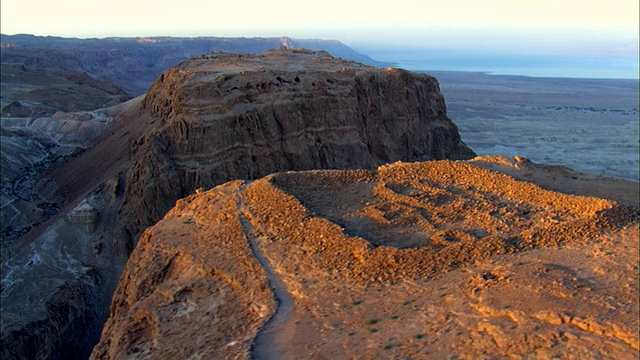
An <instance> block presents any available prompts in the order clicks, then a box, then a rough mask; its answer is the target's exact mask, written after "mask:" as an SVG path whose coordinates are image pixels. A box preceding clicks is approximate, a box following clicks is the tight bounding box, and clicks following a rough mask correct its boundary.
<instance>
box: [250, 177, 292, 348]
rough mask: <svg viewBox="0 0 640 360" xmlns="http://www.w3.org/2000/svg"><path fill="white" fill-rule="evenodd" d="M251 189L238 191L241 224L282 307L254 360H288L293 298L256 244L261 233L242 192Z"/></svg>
mask: <svg viewBox="0 0 640 360" xmlns="http://www.w3.org/2000/svg"><path fill="white" fill-rule="evenodd" d="M247 185H248V182H247V184H245V185H243V186H242V187H241V188H240V189H239V191H238V209H239V214H240V216H239V218H240V224H241V225H242V228H243V230H244V233H245V235H246V237H247V241H248V242H249V246H250V248H251V252H252V253H253V256H255V258H256V259H257V260H258V262H259V263H260V265H262V268H263V269H264V271H265V273H266V275H267V280H268V282H269V287H270V288H271V290H272V291H273V294H274V296H275V298H276V301H277V303H278V306H277V308H276V312H275V313H274V314H273V315H272V316H271V318H269V320H267V322H266V323H265V324H264V326H262V328H260V330H259V331H258V334H256V337H255V339H254V340H253V344H252V346H251V358H252V359H257V360H262V359H266V360H271V359H285V358H288V356H287V351H286V349H287V348H289V347H288V345H289V344H290V342H291V339H292V338H293V335H294V334H295V321H294V316H293V313H294V306H293V305H294V304H293V298H291V295H289V292H288V291H287V288H286V286H285V285H284V283H283V282H282V280H281V279H280V277H279V276H278V275H277V274H276V273H275V271H274V270H273V268H272V267H271V264H269V261H268V260H267V259H266V258H265V257H264V255H263V254H262V252H261V251H260V247H259V245H258V243H257V241H256V239H257V236H256V233H257V231H256V229H255V227H254V226H253V224H252V223H251V221H250V219H251V218H252V215H251V212H250V211H249V209H248V208H247V206H246V205H245V204H244V200H243V199H242V192H243V191H244V189H245V188H246V186H247ZM289 349H290V348H289ZM290 355H291V354H290Z"/></svg>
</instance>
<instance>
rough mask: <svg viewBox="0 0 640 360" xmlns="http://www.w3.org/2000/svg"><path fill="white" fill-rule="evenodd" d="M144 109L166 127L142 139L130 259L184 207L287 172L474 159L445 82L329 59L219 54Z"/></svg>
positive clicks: (164, 83)
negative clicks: (243, 182)
mask: <svg viewBox="0 0 640 360" xmlns="http://www.w3.org/2000/svg"><path fill="white" fill-rule="evenodd" d="M143 107H144V109H145V111H147V112H148V113H149V114H150V115H151V116H153V117H156V118H158V119H160V120H159V121H161V125H160V127H159V128H158V129H157V131H155V132H154V133H153V134H150V135H148V136H144V137H143V138H141V139H138V140H134V142H133V151H134V159H135V160H134V163H133V166H132V168H131V169H130V170H129V172H128V173H127V184H128V185H127V190H126V194H125V200H124V203H123V206H122V208H121V212H120V219H122V220H123V222H124V223H123V229H124V234H125V235H124V241H125V244H124V245H123V248H129V249H130V246H131V245H132V241H133V240H134V239H135V238H137V236H138V235H139V234H140V233H141V231H142V230H144V228H146V227H147V226H149V225H151V224H153V223H154V222H155V221H157V220H158V219H160V217H161V216H162V215H163V214H164V213H165V212H166V211H167V210H168V209H169V208H170V207H171V206H172V205H173V203H174V201H175V200H176V199H178V198H181V197H184V196H186V195H188V194H190V193H192V192H193V191H194V190H195V189H197V188H200V187H202V188H211V187H213V186H215V185H218V184H221V183H223V182H225V181H228V180H232V179H255V178H259V177H261V176H265V175H267V174H270V173H273V172H277V171H282V170H306V169H354V168H375V167H377V166H379V165H381V164H384V163H387V162H393V161H397V160H404V161H415V160H427V159H445V158H448V159H467V158H470V157H472V156H473V155H474V153H473V151H471V150H470V149H469V148H468V147H467V146H466V145H465V144H464V143H463V142H462V141H461V139H460V136H459V134H458V130H457V128H456V126H455V124H454V123H453V122H452V121H451V120H449V119H448V118H447V116H446V106H445V103H444V98H443V96H442V94H441V93H440V91H439V87H438V83H437V81H436V79H434V78H432V77H430V76H428V75H425V74H414V73H410V72H408V71H405V70H399V69H392V68H388V69H378V68H373V67H370V66H366V65H362V64H359V63H354V62H351V61H346V60H342V59H339V58H334V57H331V56H330V55H329V54H327V53H326V52H314V51H309V50H302V49H298V50H297V49H293V50H291V49H281V50H278V51H270V52H266V53H262V54H258V55H249V54H244V55H238V54H216V53H210V54H205V55H203V56H201V57H200V58H195V59H191V60H187V61H185V62H182V63H180V64H178V65H177V66H175V67H174V68H172V69H170V70H168V71H166V72H165V73H164V74H162V75H161V76H160V77H159V78H158V80H157V81H156V82H155V83H154V84H153V86H152V87H151V88H150V89H149V91H148V93H147V95H146V97H145V100H144V103H143Z"/></svg>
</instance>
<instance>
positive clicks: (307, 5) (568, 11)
mask: <svg viewBox="0 0 640 360" xmlns="http://www.w3.org/2000/svg"><path fill="white" fill-rule="evenodd" d="M638 3H639V2H638V0H607V1H603V0H596V1H594V0H579V1H566V0H555V1H546V0H536V1H529V0H526V1H518V0H483V1H478V0H439V1H431V0H426V1H415V0H411V1H409V0H393V1H373V0H369V1H365V0H323V1H304V0H270V1H267V0H236V1H219V0H214V1H206V0H178V1H176V0H171V1H167V0H155V1H143V0H111V1H105V0H101V1H93V0H57V1H51V0H2V1H1V2H0V6H1V9H0V10H1V12H0V15H1V22H0V28H1V31H2V33H3V34H17V33H28V34H35V35H55V36H65V37H81V38H85V37H108V36H233V37H235V36H245V37H253V36H289V37H292V38H321V39H337V40H340V41H342V42H344V43H346V44H347V45H349V46H351V47H353V48H355V49H357V50H360V51H363V52H373V53H378V54H381V56H384V55H382V54H383V52H384V51H386V52H387V53H393V51H396V50H398V51H400V50H402V51H405V52H411V51H416V52H420V51H422V50H424V49H431V50H433V49H444V50H447V51H450V52H455V51H460V52H465V53H491V54H536V55H554V54H560V55H566V54H572V55H609V54H614V55H627V56H635V57H637V54H638V32H639V27H640V25H639V21H638V13H639V12H640V11H639V5H638ZM178 5H179V6H178Z"/></svg>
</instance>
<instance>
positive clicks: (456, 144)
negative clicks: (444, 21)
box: [0, 49, 473, 358]
mask: <svg viewBox="0 0 640 360" xmlns="http://www.w3.org/2000/svg"><path fill="white" fill-rule="evenodd" d="M103 113H104V114H103ZM100 114H103V115H104V116H102V115H100ZM55 119H57V120H56V122H52V121H44V120H43V121H34V122H33V124H32V125H31V126H33V127H34V128H37V129H39V130H41V131H43V132H46V133H47V134H49V135H48V136H49V137H50V138H51V139H53V140H56V141H60V142H62V141H67V140H69V141H71V140H73V139H74V135H75V134H77V133H79V132H81V133H86V134H90V135H91V136H92V137H94V140H93V141H92V142H91V144H86V145H87V147H86V148H83V149H82V151H78V152H75V153H73V154H72V155H70V156H68V157H66V158H65V161H62V162H59V163H56V166H54V167H50V168H48V169H47V170H46V171H45V172H43V174H42V176H38V177H37V178H38V181H37V182H33V184H34V185H33V187H34V188H36V189H35V191H37V192H38V193H41V194H45V195H47V196H46V198H47V199H49V198H52V199H56V204H57V205H59V208H57V209H55V210H56V212H57V210H59V212H57V214H56V215H54V216H53V217H51V218H49V219H48V220H46V222H44V223H42V224H41V225H39V226H37V227H36V228H35V229H34V230H33V231H31V232H29V233H28V234H26V235H24V237H23V238H20V239H16V240H15V241H13V242H11V243H10V244H9V245H7V246H3V248H2V254H3V260H4V259H10V261H4V262H3V264H2V270H3V271H2V273H3V279H2V286H3V291H2V308H3V317H2V338H1V339H0V341H1V344H2V356H3V358H5V357H6V358H24V357H29V356H33V357H36V358H38V357H40V358H85V357H86V356H87V354H88V353H89V350H90V348H91V346H92V345H93V344H95V343H96V342H97V340H98V333H99V331H100V329H101V325H102V324H103V321H104V320H105V319H106V317H107V310H108V305H107V304H108V302H109V300H110V295H111V293H112V291H113V289H114V288H115V284H116V282H117V279H118V278H119V275H120V274H121V271H122V267H123V266H124V264H123V262H124V261H125V260H126V258H127V257H128V256H129V254H130V252H131V250H132V249H133V247H134V244H135V242H136V241H137V239H138V237H139V235H140V234H141V233H142V232H143V230H144V229H145V228H146V227H147V226H149V225H152V224H154V223H155V222H156V221H158V220H159V219H161V218H162V217H163V216H164V215H165V213H166V212H167V211H168V210H169V209H170V208H172V207H173V206H174V205H175V202H176V200H178V199H180V198H182V197H184V196H186V195H189V194H192V193H193V192H194V191H195V190H197V189H198V188H200V187H204V188H210V187H213V186H215V185H218V184H222V183H225V182H227V181H229V180H233V179H254V178H259V177H262V176H264V175H267V174H269V173H272V172H276V171H284V170H293V169H314V168H327V169H338V168H343V169H344V168H349V169H351V168H375V167H377V166H378V165H380V164H383V163H385V162H388V161H395V160H421V159H440V158H444V157H448V158H468V157H471V156H473V152H472V151H471V150H469V149H468V148H467V147H466V146H465V145H464V144H463V143H462V142H461V141H460V137H459V135H458V133H457V129H456V127H455V125H454V124H453V123H452V122H451V121H450V120H449V119H448V118H447V117H446V108H445V105H444V99H443V97H442V95H441V94H440V92H439V89H438V83H437V82H436V80H435V79H434V78H432V77H429V76H426V75H417V74H411V73H409V72H406V71H402V70H393V69H387V70H383V69H376V68H373V67H369V66H365V65H362V64H358V63H354V62H350V61H345V60H342V59H339V58H334V57H332V56H331V55H329V54H328V53H326V52H313V51H307V50H299V49H292V50H280V51H271V52H267V53H264V54H260V55H238V54H220V53H208V54H205V55H203V56H200V57H198V58H195V59H191V60H188V61H185V62H183V63H181V64H179V65H178V66H176V67H174V68H172V69H170V70H168V71H167V72H165V73H164V74H163V75H162V76H160V78H158V80H157V81H156V83H154V85H153V86H152V87H151V89H149V92H148V94H147V96H146V98H145V99H142V98H138V99H134V100H131V101H129V102H126V103H124V104H121V105H119V106H117V107H114V108H110V109H107V110H105V111H104V112H102V111H100V112H92V115H91V116H85V115H82V114H78V115H77V116H74V115H72V114H57V115H54V116H53V117H51V118H50V120H55ZM58 120H59V121H58ZM92 122H95V123H96V124H94V125H96V127H95V129H94V126H93V125H91V124H90V123H92ZM51 124H54V125H51ZM85 125H87V126H85ZM94 130H96V131H94ZM3 136H4V135H3ZM83 147H84V146H83ZM44 150H46V149H44V145H43V152H45V151H44ZM15 153H16V154H17V153H19V152H18V151H16V152H15ZM45 155H46V152H45ZM45 155H42V156H45ZM32 156H33V157H36V156H40V154H39V153H38V154H33V155H32ZM84 199H86V200H87V204H88V205H90V206H86V205H79V206H78V204H83V200H84ZM3 201H4V200H3ZM9 205H11V204H9ZM3 206H4V203H3ZM24 208H25V209H26V210H29V209H28V208H27V207H24ZM4 209H5V207H3V210H4ZM74 209H75V210H74ZM26 210H23V209H22V208H20V209H16V212H15V213H16V214H20V213H24V212H26ZM3 213H4V211H3ZM43 217H44V216H43ZM3 222H4V219H3ZM229 226H231V225H229ZM230 231H231V230H230ZM145 239H146V238H145ZM23 240H24V242H22V241H23ZM146 243H147V240H144V241H143V245H141V246H143V247H144V246H145V245H144V244H146ZM222 245H224V242H223V243H222ZM222 245H221V246H222ZM5 255H6V256H5ZM174 255H175V254H174ZM162 256H164V255H162ZM172 256H173V255H170V256H169V258H167V259H165V260H167V262H166V264H165V265H166V266H167V268H166V270H167V272H166V273H165V274H164V275H162V276H160V278H158V279H148V280H143V281H142V282H140V283H139V284H138V285H140V289H139V290H136V289H134V288H135V287H136V286H133V285H132V287H131V288H129V290H126V289H121V290H119V291H124V293H119V294H120V295H121V296H122V297H126V298H129V300H126V301H127V302H129V304H130V306H131V307H132V309H133V308H134V307H137V306H138V305H136V303H137V302H138V301H144V298H145V297H146V296H147V295H148V294H147V293H146V290H144V288H145V287H147V286H151V287H153V286H155V285H157V284H158V283H159V282H161V281H163V279H167V280H168V279H174V278H175V279H179V278H181V276H182V275H184V274H190V271H191V270H189V269H192V268H194V269H196V268H197V263H198V261H200V260H198V258H197V257H191V256H186V257H180V256H179V257H177V258H175V259H173V258H172ZM238 256H239V255H238ZM243 256H244V255H243ZM42 259H45V260H42ZM171 259H173V260H171ZM234 259H236V258H233V257H232V259H231V260H229V262H230V263H229V264H226V263H225V265H224V266H223V265H220V266H221V267H220V273H228V272H234V271H237V272H239V273H244V272H245V270H246V271H249V270H251V271H249V272H250V273H251V274H252V275H251V276H254V278H253V280H251V281H249V280H246V281H245V280H242V279H237V278H233V277H230V278H229V279H233V281H232V280H229V279H227V278H225V279H223V283H225V282H226V283H228V284H229V286H228V287H227V285H225V284H223V283H220V282H218V281H217V280H215V279H214V282H212V283H209V284H208V285H205V287H207V288H209V289H210V290H212V291H213V290H214V289H224V293H223V294H222V293H221V294H220V298H219V301H220V302H221V303H224V302H226V301H227V300H228V299H231V298H234V299H235V298H237V297H245V298H246V299H249V298H253V297H256V298H261V296H263V295H260V294H263V293H264V281H263V277H261V276H263V275H260V271H261V270H260V271H254V270H255V269H254V267H255V264H254V263H253V262H252V261H249V262H247V263H242V264H235V265H234V264H233V262H234V261H235V260H234ZM163 261H164V260H163ZM225 261H226V260H225ZM252 264H253V265H252ZM174 266H175V268H174ZM228 266H230V267H231V268H229V267H228ZM234 266H238V268H237V269H235V270H234V268H233V267H234ZM163 268H164V265H163ZM245 268H246V269H245ZM247 269H249V270H247ZM252 269H254V270H252ZM160 270H162V269H160ZM209 270H211V269H207V270H206V271H209ZM131 271H134V269H133V268H132V270H131ZM137 271H138V270H135V272H136V273H135V274H134V275H135V276H134V275H131V276H132V277H137V276H138V275H142V273H139V272H137ZM198 271H200V270H198ZM161 272H162V271H161ZM127 274H131V273H130V272H129V273H127ZM191 275H193V276H195V277H198V276H201V275H202V273H200V272H197V274H191ZM191 275H189V276H191ZM125 276H129V275H125ZM243 276H244V275H243ZM261 279H262V280H261ZM177 281H178V282H180V281H181V280H177ZM145 284H146V285H145ZM149 284H150V285H149ZM245 287H246V289H245ZM65 289H72V290H73V291H72V292H70V293H71V295H73V296H71V295H69V291H68V290H65ZM154 296H155V295H154ZM171 296H173V295H171ZM194 296H195V297H194ZM198 296H200V295H198V294H197V291H195V292H191V290H189V288H188V287H186V288H185V289H184V292H183V293H182V294H178V293H176V294H175V299H174V300H175V301H182V300H180V299H184V301H183V303H184V304H185V306H186V307H185V308H183V309H182V308H181V309H177V308H176V311H183V310H184V313H185V319H186V320H185V321H191V320H193V317H191V316H192V315H189V314H190V311H191V310H189V309H190V306H191V305H189V304H190V301H191V302H193V301H195V302H197V297H198ZM69 298H73V299H76V300H74V301H71V302H69V301H67V300H65V299H69ZM154 299H155V298H154ZM172 299H173V298H172ZM174 300H171V301H170V303H172V302H173V301H174ZM154 301H155V300H154ZM271 301H272V299H271V300H268V301H267V300H265V301H260V306H258V307H257V308H256V309H257V310H255V313H252V314H245V315H239V317H238V323H242V324H244V323H246V324H247V325H246V327H244V328H239V329H237V332H234V333H233V336H232V337H234V338H242V339H245V340H242V341H244V342H242V345H241V346H242V347H245V348H246V346H248V345H247V344H248V343H247V342H246V339H247V336H249V337H250V335H247V334H253V333H254V332H255V329H256V327H257V326H259V325H260V324H261V323H262V322H263V321H264V319H265V318H266V317H268V314H269V313H270V312H271V311H273V303H272V302H271ZM120 305H122V304H121V303H118V306H120ZM118 306H115V305H114V311H115V309H116V307H118ZM127 306H129V305H127ZM119 311H120V310H119ZM172 311H173V310H172ZM163 316H164V315H163ZM194 316H195V315H194ZM223 318H227V317H226V315H225V317H223ZM229 319H232V318H229ZM138 320H139V322H140V324H139V326H137V327H135V326H134V328H130V329H128V330H126V329H125V330H123V332H121V333H120V334H121V335H122V337H123V340H122V344H119V343H118V341H114V342H112V343H110V344H109V345H108V346H107V345H104V346H107V347H108V348H109V349H110V350H108V352H112V351H116V352H117V351H120V350H121V349H125V348H126V349H125V352H126V350H131V351H132V352H136V350H135V348H136V347H137V348H138V350H140V351H142V350H144V348H143V347H142V346H138V345H136V344H137V343H140V344H142V343H144V341H143V340H139V339H147V338H149V336H151V337H153V336H155V335H154V334H151V335H149V336H147V335H144V334H145V333H144V331H146V330H140V331H142V333H140V334H138V330H136V329H147V328H150V327H149V326H151V328H152V327H153V326H152V325H153V321H156V320H154V319H153V316H151V315H150V316H148V317H147V316H144V315H141V317H140V318H139V319H138ZM220 321H223V320H220ZM225 321H227V320H225ZM60 324H65V326H60ZM149 324H151V325H149ZM147 325H149V326H147ZM210 325H211V328H210V329H214V330H215V331H218V330H220V329H227V328H228V326H229V324H228V323H224V321H223V322H221V323H219V324H210ZM234 326H235V325H234ZM129 330H131V331H129ZM117 331H120V330H117ZM220 331H223V332H225V331H226V330H220ZM234 331H236V330H234ZM136 334H137V335H136ZM139 335H140V336H139ZM143 335H144V336H143ZM118 336H120V335H118ZM225 336H226V335H225ZM224 339H226V337H223V338H220V339H215V341H224ZM201 340H202V341H205V342H206V341H213V340H212V339H209V338H206V337H205V338H202V339H201ZM35 343H37V344H39V345H40V346H38V347H37V350H36V353H30V352H29V351H31V350H30V349H31V348H32V347H31V346H30V344H35ZM145 346H146V345H145ZM230 346H231V347H233V346H235V345H230ZM114 349H115V350H114ZM118 349H120V350H118ZM101 351H102V350H101ZM104 351H106V350H104ZM224 351H226V350H221V352H219V353H217V354H222V355H221V356H223V355H224V354H225V353H224ZM230 351H232V352H236V351H237V349H236V348H231V350H230ZM167 354H169V353H167ZM167 356H169V355H167Z"/></svg>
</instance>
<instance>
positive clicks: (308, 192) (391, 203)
mask: <svg viewBox="0 0 640 360" xmlns="http://www.w3.org/2000/svg"><path fill="white" fill-rule="evenodd" d="M491 164H494V165H497V166H508V165H511V168H512V169H515V172H518V173H520V176H526V175H525V174H526V172H534V171H539V170H540V169H541V168H540V167H539V166H537V165H535V164H531V163H528V162H526V161H524V160H523V159H516V160H513V159H511V160H509V159H501V158H489V157H484V158H478V159H474V160H472V161H469V162H466V163H465V162H460V161H458V162H454V161H429V162H422V163H395V164H390V165H384V166H381V167H379V168H378V169H377V170H376V171H367V170H347V171H306V172H285V173H278V174H274V175H269V176H267V177H265V178H263V179H260V180H257V181H254V182H243V181H235V182H230V183H227V184H224V185H220V186H218V187H215V188H213V189H212V190H210V191H206V192H201V191H197V192H196V194H194V195H191V196H189V197H187V198H185V199H182V200H179V201H178V202H177V203H176V207H175V208H173V209H172V210H171V211H169V212H168V213H167V214H166V216H165V217H164V219H163V220H161V221H160V222H158V223H157V224H156V225H154V226H153V227H151V228H149V229H147V230H146V231H145V233H144V235H143V236H142V239H141V241H140V242H139V244H138V246H137V247H136V249H135V250H134V251H133V254H132V256H131V258H130V259H129V262H128V263H127V266H126V269H125V272H124V274H123V277H122V279H121V281H120V283H119V285H118V288H117V290H116V292H115V294H114V300H113V304H112V307H111V314H110V318H109V320H108V321H107V324H106V326H105V328H104V330H103V333H102V338H101V341H100V343H99V344H98V345H97V346H96V348H95V349H94V352H93V354H92V358H96V359H98V358H99V359H115V358H122V357H127V356H130V357H132V358H140V359H144V358H176V357H180V358H187V357H190V356H201V357H211V358H213V357H216V358H249V357H251V358H287V359H288V358H299V357H301V356H302V357H314V356H315V357H334V358H335V357H338V358H345V357H346V358H350V357H354V356H355V357H366V358H397V357H410V358H423V357H442V356H445V355H451V354H454V355H456V356H460V357H478V356H492V357H501V356H506V355H509V356H535V357H554V356H559V355H562V354H567V351H571V353H572V354H576V356H581V357H586V358H589V357H597V356H598V354H609V356H612V357H615V358H625V359H627V358H629V359H631V358H634V357H637V355H638V338H637V334H635V335H634V332H635V330H634V329H636V328H637V325H638V323H637V315H638V314H637V306H635V304H636V302H637V299H635V300H634V296H635V295H634V293H636V292H637V290H638V282H637V278H635V280H632V279H634V276H633V273H634V269H633V268H630V267H629V264H630V262H629V261H630V260H631V259H632V258H633V256H634V255H633V253H634V252H633V251H631V250H630V249H632V248H633V247H634V246H635V245H634V244H633V242H634V239H633V233H634V232H637V221H638V213H637V211H638V210H637V207H635V208H633V207H625V206H621V205H619V204H618V203H616V202H614V201H609V200H603V199H598V198H593V197H586V196H576V195H568V194H563V193H559V192H553V191H549V190H544V189H542V188H540V187H538V186H536V185H534V184H532V183H528V182H523V181H518V180H515V179H514V178H512V177H509V176H507V175H504V174H502V173H498V172H494V171H490V170H487V169H484V168H483V167H486V166H490V165H491ZM518 164H519V166H517V165H518ZM514 165H515V167H514ZM569 175H573V174H568V175H565V176H566V178H567V179H570V176H569ZM554 176H557V177H560V178H563V177H564V176H562V172H555V171H554ZM600 186H602V187H606V184H604V183H603V184H601V185H600ZM251 242H256V243H257V249H258V250H255V249H252V246H251ZM594 249H599V250H597V252H594V251H596V250H594ZM614 249H617V250H614ZM256 251H258V252H260V253H261V254H262V256H264V258H266V259H267V262H268V263H269V264H270V266H271V267H273V271H274V273H275V275H272V276H276V277H278V278H279V279H280V280H281V281H282V283H284V287H285V288H286V291H287V292H288V293H289V294H290V296H291V297H292V298H293V309H292V310H289V312H290V313H289V314H287V315H286V318H287V320H285V321H282V322H281V324H280V325H279V327H278V329H277V330H276V331H274V333H273V334H272V335H270V336H271V337H270V338H269V341H268V343H279V344H281V345H279V346H278V347H277V348H276V349H275V350H274V349H273V348H272V347H265V346H261V345H259V344H257V343H256V342H255V339H256V336H257V335H258V333H259V331H260V329H261V328H262V327H264V325H265V324H266V322H267V320H268V319H269V318H270V317H272V316H274V314H276V316H277V315H278V312H281V311H282V310H281V309H280V308H277V307H276V302H275V300H276V299H275V298H274V296H273V295H272V294H271V292H270V290H269V289H270V288H269V283H271V282H272V281H270V280H269V279H268V276H267V275H266V274H265V269H264V267H263V266H261V265H260V263H259V262H258V261H257V255H256ZM608 251H611V253H610V257H611V258H610V259H607V258H606V256H604V253H605V252H608ZM501 254H502V255H501ZM594 254H595V256H594ZM635 254H636V255H635V256H637V249H636V251H635ZM562 256H569V257H570V258H572V259H573V260H568V259H565V260H561V259H562ZM575 259H577V260H575ZM574 260H575V261H574ZM559 262H560V263H559ZM561 263H563V264H564V265H560V264H561ZM605 269H609V270H605ZM608 271H611V272H608ZM635 271H637V267H636V268H635ZM614 277H615V278H616V279H625V280H624V281H630V282H629V283H627V286H615V287H610V286H608V285H607V284H609V283H610V282H611V281H616V280H615V279H614ZM516 293H517V294H518V295H517V296H514V295H513V294H516ZM523 295H524V296H523ZM529 299H534V300H533V301H530V300H529ZM585 299H588V301H586V300H585ZM611 299H616V304H615V305H612V303H611V301H612V300H611ZM611 306H615V307H616V311H615V313H612V312H611V310H610V307H611ZM400 324H402V325H400ZM462 343H464V344H463V345H462ZM598 344H600V345H598ZM429 354H430V355H429ZM483 354H484V355H483Z"/></svg>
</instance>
